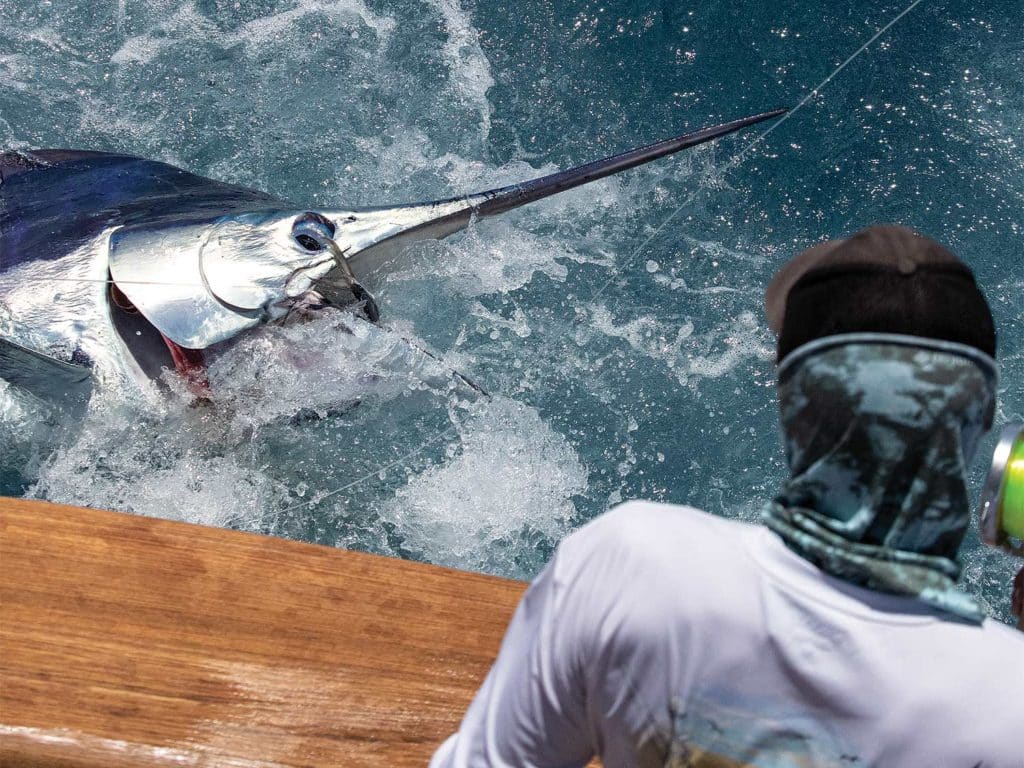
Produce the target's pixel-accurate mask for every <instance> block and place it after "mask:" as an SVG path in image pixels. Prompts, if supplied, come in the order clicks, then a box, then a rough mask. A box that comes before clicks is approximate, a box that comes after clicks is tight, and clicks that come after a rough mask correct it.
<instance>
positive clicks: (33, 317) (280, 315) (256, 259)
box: [0, 110, 785, 394]
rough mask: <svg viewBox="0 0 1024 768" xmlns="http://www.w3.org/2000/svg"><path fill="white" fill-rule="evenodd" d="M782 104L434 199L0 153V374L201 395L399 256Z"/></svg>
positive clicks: (343, 302)
mask: <svg viewBox="0 0 1024 768" xmlns="http://www.w3.org/2000/svg"><path fill="white" fill-rule="evenodd" d="M784 111H785V110H774V111H771V112H765V113H762V114H758V115H753V116H751V117H746V118H742V119H740V120H735V121H732V122H729V123H724V124H722V125H718V126H714V127H712V128H706V129H703V130H699V131H696V132H692V133H686V134H683V135H681V136H677V137H675V138H671V139H666V140H664V141H661V142H658V143H656V144H651V145H648V146H644V147H640V148H638V149H634V150H631V151H628V152H625V153H623V154H619V155H615V156H613V157H609V158H606V159H604V160H598V161H596V162H592V163H588V164H586V165H582V166H579V167H576V168H572V169H570V170H567V171H562V172H559V173H554V174H551V175H548V176H544V177H542V178H538V179H534V180H532V181H527V182H524V183H520V184H514V185H511V186H507V187H502V188H500V189H494V190H490V191H487V192H480V193H477V194H471V195H466V196H462V197H455V198H451V199H447V200H439V201H435V202H427V203H416V204H406V205H399V206H391V207H380V208H369V209H353V210H348V209H330V210H323V209H309V208H303V207H302V206H299V205H295V204H293V203H289V202H287V201H284V200H280V199H278V198H275V197H273V196H271V195H268V194H265V193H263V192H260V191H257V190H253V189H247V188H244V187H240V186H235V185H232V184H226V183H223V182H220V181H215V180H213V179H208V178H204V177H202V176H198V175H195V174H193V173H189V172H188V171H185V170H182V169H180V168H176V167H174V166H171V165H168V164H166V163H161V162H156V161H152V160H145V159H141V158H138V157H130V156H127V155H118V154H110V153H106V152H90V151H80V150H66V149H43V150H35V151H9V152H5V153H3V154H0V378H2V379H4V380H6V381H7V382H8V383H9V384H12V385H14V386H17V387H22V388H25V389H27V390H29V391H30V392H34V393H36V394H38V393H39V391H40V390H49V391H50V392H53V391H57V392H59V393H61V394H66V393H74V392H86V393H87V392H89V391H91V390H92V389H93V388H94V387H95V386H97V385H99V386H111V385H118V384H121V385H123V384H126V383H131V382H136V383H140V382H148V381H152V380H154V379H157V378H159V376H160V375H161V373H162V371H163V369H164V368H172V367H173V368H174V369H177V370H178V371H179V372H180V373H182V374H183V375H185V376H186V377H189V378H190V380H192V381H193V383H194V384H196V386H199V387H200V388H201V386H202V379H203V353H204V351H205V350H209V349H210V348H211V347H214V346H215V345H222V344H224V343H227V342H229V341H230V340H231V339H234V338H235V337H237V336H238V335H239V334H242V333H244V332H246V331H249V330H251V329H253V328H256V327H258V326H260V325H263V324H265V323H271V322H280V321H282V320H284V319H285V318H287V317H289V316H291V315H293V314H294V313H296V312H297V311H298V312H300V314H301V313H308V312H310V311H318V310H320V309H322V308H326V307H352V308H354V309H355V310H356V311H357V312H359V313H361V314H362V315H363V316H364V317H365V318H367V319H368V320H370V321H372V322H377V321H378V318H379V311H378V309H377V305H376V302H375V301H374V298H373V294H372V290H373V287H374V285H375V283H376V282H377V281H378V280H379V278H380V276H381V275H383V274H385V273H386V271H387V270H388V268H389V267H392V266H393V265H394V263H395V259H396V258H397V257H399V256H401V254H402V251H403V249H405V248H406V247H407V246H408V245H409V244H410V243H412V242H415V241H418V240H423V239H427V238H443V237H447V236H448V235H451V234H453V233H455V232H458V231H460V230H462V229H465V228H466V227H467V226H468V224H469V222H470V220H471V219H472V217H474V216H476V217H486V216H494V215H497V214H500V213H503V212H505V211H509V210H511V209H513V208H518V207H519V206H521V205H525V204H526V203H530V202H533V201H535V200H540V199H541V198H544V197H548V196H550V195H554V194H557V193H559V192H562V191H565V190H568V189H572V188H574V187H578V186H580V185H582V184H587V183H589V182H591V181H595V180H597V179H601V178H604V177H606V176H610V175H612V174H615V173H619V172H621V171H624V170H626V169H628V168H633V167H635V166H638V165H642V164H644V163H647V162H650V161H652V160H655V159H657V158H660V157H664V156H666V155H670V154H672V153H674V152H678V151H680V150H682V149H686V148H687V147H693V146H695V145H698V144H702V143H705V142H708V141H712V140H714V139H716V138H718V137H720V136H724V135H726V134H728V133H732V132H733V131H737V130H740V129H741V128H745V127H747V126H749V125H753V124H754V123H758V122H760V121H762V120H768V119H770V118H773V117H777V116H778V115H780V114H782V113H783V112H784Z"/></svg>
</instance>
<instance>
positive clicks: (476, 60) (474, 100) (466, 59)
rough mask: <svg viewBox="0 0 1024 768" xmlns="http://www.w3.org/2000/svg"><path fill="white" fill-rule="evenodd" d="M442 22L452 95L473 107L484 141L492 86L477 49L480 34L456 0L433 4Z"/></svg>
mask: <svg viewBox="0 0 1024 768" xmlns="http://www.w3.org/2000/svg"><path fill="white" fill-rule="evenodd" d="M432 2H433V5H434V7H436V8H437V10H438V11H439V12H440V14H441V18H442V19H443V20H444V26H445V32H446V33H447V34H448V41H447V43H445V46H444V52H443V55H444V59H445V63H447V65H448V68H449V70H450V71H451V79H452V86H453V88H454V90H455V92H456V93H457V94H458V95H459V96H460V97H462V98H463V99H465V100H466V101H467V102H468V103H469V104H470V105H471V106H473V107H475V108H476V110H477V111H478V113H479V115H480V134H481V139H482V140H483V141H487V137H488V135H489V134H490V132H491V105H490V102H489V101H488V100H487V91H488V90H489V89H490V88H491V87H492V86H493V85H494V77H493V76H492V75H491V66H490V63H489V62H488V61H487V56H486V55H484V52H483V49H482V48H481V47H480V41H479V39H478V36H479V33H478V32H477V30H476V28H475V27H474V26H473V25H472V23H471V21H470V16H469V14H468V13H467V12H466V11H465V10H463V8H462V6H461V4H460V2H459V0H432Z"/></svg>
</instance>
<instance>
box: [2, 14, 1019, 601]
mask: <svg viewBox="0 0 1024 768" xmlns="http://www.w3.org/2000/svg"><path fill="white" fill-rule="evenodd" d="M906 7H907V5H906V4H898V3H892V2H879V1H877V0H870V1H868V2H864V1H862V0H857V1H853V0H841V1H840V2H828V3H826V2H807V1H805V2H801V3H786V4H783V3H762V2H738V3H688V2H672V3H669V2H661V3H640V2H624V1H612V0H602V1H600V2H596V1H595V2H576V1H566V2H557V3H556V2H550V1H547V2H545V1H542V0H527V1H526V2H522V3H517V4H515V5H514V6H506V5H503V4H497V3H480V2H477V3H468V2H459V0H423V2H406V1H399V2H385V1H382V0H274V1H270V0H268V1H267V2H248V1H241V0H240V1H239V2H233V1H224V0H194V1H182V0H150V1H149V2H145V3H143V2H138V1H137V0H119V1H115V2H109V3H98V2H91V1H90V2H84V1H83V2H74V1H72V0H65V1H60V2H56V1H55V2H39V1H36V0H31V1H27V2H10V1H9V0H7V1H5V0H0V145H2V146H3V147H5V148H12V147H13V148H31V147H55V146H70V147H79V148H88V149H102V150H108V151H119V152H127V153H132V154H137V155H142V156H146V157H151V158H155V159H160V160H165V161H168V162H172V163H175V164H177V165H180V166H182V167H185V168H187V169H189V170H192V171H194V172H197V173H201V174H204V175H208V176H213V177H216V178H218V179H222V180H226V181H231V182H235V183H240V184H245V185H249V186H253V187H258V188H260V189H264V190H267V191H269V192H272V193H274V194H277V195H280V196H282V197H285V198H288V199H293V200H297V201H305V202H306V204H308V205H309V206H311V207H313V206H316V205H332V206H339V205H372V204H382V203H395V202H406V201H416V200H421V199H431V198H437V197H443V196H447V195H452V194H458V193H465V192H471V191H477V190H480V189H485V188H490V187H493V186H497V185H499V184H503V183H509V182H512V181H518V180H522V179H526V178H530V177H532V176H535V175H538V174H539V173H541V172H550V171H552V170H555V169H557V168H567V167H569V166H570V165H573V164H576V163H580V162H584V161H587V160H591V159H595V158H597V157H601V156H604V155H607V154H611V153H613V152H616V151H621V150H624V149H626V148H629V147H631V146H635V145H638V144H643V143H648V142H650V141H653V140H657V139H660V138H664V137H666V136H669V135H672V134H675V133H678V132H680V131H682V130H684V129H687V128H696V127H700V126H703V125H707V124H711V123H714V122H720V121H722V120H725V119H731V118H735V117H739V116H742V115H744V114H748V113H752V112H757V111H761V110H764V109H769V108H773V107H777V106H791V105H795V104H797V103H799V102H800V101H801V100H802V99H804V98H805V97H806V96H807V95H808V94H810V92H811V89H813V88H814V87H815V86H817V85H818V84H819V83H821V82H822V81H824V80H825V79H826V77H827V76H829V75H830V74H831V73H833V72H834V71H835V70H836V68H837V67H839V65H840V64H841V63H842V62H843V61H844V60H846V59H847V57H849V56H850V55H851V54H853V53H854V52H855V51H856V50H857V49H858V48H859V47H860V46H861V45H862V44H863V43H865V42H866V41H867V40H868V39H869V38H870V37H871V36H872V35H873V34H874V33H875V32H876V31H877V30H878V29H880V28H881V27H883V26H884V25H885V24H886V23H888V22H889V21H890V20H892V19H893V18H894V17H896V16H897V15H898V14H899V13H900V12H901V11H903V10H905V9H906ZM1022 28H1024V6H1022V4H1021V2H1019V0H982V1H981V2H970V3H968V2H962V1H959V2H927V0H925V1H924V2H921V3H919V4H918V5H917V6H916V7H914V8H913V9H912V10H911V11H910V12H909V13H908V14H907V15H906V16H905V17H904V18H903V19H901V20H900V21H899V22H898V23H897V24H895V25H894V26H893V27H892V28H891V29H890V30H889V31H888V32H887V33H885V34H884V35H883V36H881V37H880V38H879V39H878V40H877V41H876V42H875V43H874V44H873V45H872V46H871V47H870V48H869V49H867V50H866V51H865V52H864V53H863V54H861V55H859V56H858V57H857V58H856V59H854V60H853V61H852V62H851V63H850V64H849V65H848V66H847V67H846V68H845V69H843V70H842V71H840V72H838V74H836V75H835V77H834V78H833V79H832V80H831V81H829V82H828V83H827V84H825V85H824V86H823V87H822V89H821V91H820V94H819V95H817V96H816V97H814V98H812V99H810V100H809V101H808V102H807V103H806V104H805V105H804V106H803V107H802V108H801V109H800V110H799V111H797V112H796V113H795V114H794V115H793V116H792V117H791V118H790V119H789V120H787V121H786V122H784V123H783V124H781V125H780V126H779V127H778V128H777V129H776V130H774V131H773V132H772V133H770V134H769V135H768V136H767V137H766V138H765V139H764V140H763V141H761V142H760V143H758V144H756V145H755V146H753V147H749V145H750V142H751V141H753V140H754V139H755V137H756V136H757V135H758V131H757V130H756V129H755V130H752V131H747V132H746V133H744V134H742V135H739V136H737V137H733V138H729V139H726V140H723V141H721V142H720V143H718V144H717V145H715V146H714V147H704V148H701V149H699V150H696V151H693V152H691V153H689V154H687V155H684V156H680V157H676V158H671V159H668V160H663V161H660V162H658V163H656V164H654V165H653V166H649V167H646V168H644V169H640V170H637V171H633V172H630V173H627V174H624V175H622V176H620V177H616V178H613V179H610V180H606V181H603V182H600V183H598V184H596V185H594V186H592V187H589V188H585V189H581V190H577V191H574V192H572V193H569V194H567V195H565V196H563V197H559V198H556V199H552V200H549V201H545V202H542V203H540V204H536V205H533V206H530V207H528V208H525V209H522V210H519V211H516V212H514V213H513V214H511V215H509V216H507V217H504V218H503V219H500V220H495V221H488V222H482V223H479V224H476V225H474V226H473V227H472V228H471V229H470V231H469V232H467V233H466V234H464V235H462V236H459V237H457V238H453V239H452V240H450V241H446V242H444V243H424V244H421V245H418V246H416V247H415V248H414V249H413V252H412V253H411V254H409V258H408V260H407V263H408V266H407V267H405V268H404V269H402V270H401V271H399V272H398V273H397V274H395V275H393V276H392V277H391V278H390V279H389V280H388V282H387V283H386V285H385V286H384V287H383V289H382V290H381V292H380V299H381V303H382V307H383V310H384V317H385V328H384V329H383V330H375V329H371V328H365V327H362V326H357V327H355V329H354V330H353V329H352V328H348V330H347V331H346V330H345V329H344V328H341V327H340V326H339V321H338V320H337V318H333V319H332V318H323V319H320V320H318V321H315V322H314V323H312V324H310V325H308V326H301V327H298V328H289V329H268V330H266V331H265V332H263V333H262V334H257V335H255V336H254V337H253V338H250V339H246V340H244V341H243V343H242V344H240V345H239V346H238V347H237V348H236V349H234V350H229V351H227V352H226V353H225V354H224V356H223V357H222V358H221V359H219V360H217V361H216V362H215V363H214V366H213V368H212V369H211V376H212V377H213V379H214V380H215V382H219V383H220V385H221V387H222V391H223V392H225V393H226V394H225V395H224V399H225V400H226V401H229V402H230V403H231V408H229V409H226V410H225V411H223V412H221V411H216V412H204V413H197V412H196V411H195V410H194V409H189V408H187V407H186V406H185V403H184V402H183V400H182V399H180V398H179V400H177V401H174V400H172V402H171V403H169V404H168V406H167V408H166V409H165V410H162V411H160V412H152V411H151V410H145V411H142V410H139V409H138V408H137V407H136V406H133V405H132V404H131V403H127V402H123V401H121V400H119V399H118V398H103V397H100V398H97V399H96V400H95V401H94V402H93V404H92V406H91V408H90V412H89V413H88V414H87V415H86V417H85V419H84V420H83V422H82V423H81V424H75V425H68V424H61V423H54V422H53V421H52V419H53V418H55V417H53V416H52V415H47V414H46V413H44V412H41V411H40V410H38V406H37V404H34V403H31V402H25V401H21V400H19V399H18V398H17V397H16V396H15V395H14V394H13V393H12V392H10V391H5V392H3V393H0V397H2V398H3V400H2V401H0V437H2V439H3V440H4V447H3V453H4V459H3V469H2V484H3V490H4V491H5V492H8V493H18V494H28V495H34V496H39V497H43V498H49V499H54V500H58V501H68V502H73V503H84V504H92V505H96V506H109V507H116V508H120V509H129V510H133V511H136V512H140V513H144V514H157V515H163V516H168V517H174V518H178V519H186V520H192V521H196V522H205V523H211V524H218V525H230V526H233V527H238V528H243V529H250V530H258V531H265V532H272V533H278V534H282V535H287V536H293V537H297V538H304V539H308V540H314V541H320V542H323V543H328V544H337V545H341V546H351V547H357V548H360V549H365V550H369V551H375V552H382V553H386V554H392V555H400V556H403V557H415V558H420V559H425V560H429V561H432V562H440V563H446V564H451V565H456V566H461V567H468V568H473V569H479V570H484V571H489V572H494V573H501V574H505V575H511V576H518V577H528V576H530V575H532V574H534V573H536V571H537V570H538V569H539V568H540V567H541V566H542V564H543V563H544V562H545V560H546V558H547V557H549V556H550V553H551V551H552V549H553V547H554V545H555V544H557V542H558V541H559V540H560V539H561V538H562V537H563V536H564V535H565V534H566V533H567V532H569V531H571V530H572V529H574V528H575V527H578V526H579V525H580V524H582V523H583V522H585V521H586V520H588V519H591V518H593V517H594V516H595V515H598V514H600V513H601V512H602V511H604V510H605V509H607V508H608V507H609V506H610V505H612V504H614V503H616V502H617V501H619V500H622V499H627V498H634V497H646V498H654V499H663V500H668V501H675V502H686V503H690V504H693V505H696V506H699V507H703V508H706V509H709V510H711V511H713V512H715V513H717V514H723V515H727V516H731V517H739V518H744V519H752V518H753V517H754V516H755V515H756V514H757V511H758V509H759V508H760V506H761V504H762V503H763V502H764V501H765V500H766V499H767V498H769V497H770V495H771V494H772V493H773V491H774V489H775V488H777V487H778V485H779V483H780V481H781V479H782V478H783V476H784V465H783V462H782V453H781V447H780V440H779V437H778V430H777V413H776V402H775V391H774V386H773V376H774V365H773V340H772V337H771V334H770V332H769V331H768V329H767V327H766V324H765V321H764V318H763V316H762V312H761V291H762V289H763V286H764V285H765V283H766V282H767V280H768V279H769V278H770V276H771V275H772V273H773V271H774V270H775V269H776V268H777V266H778V265H779V264H780V263H781V262H782V261H783V260H785V259H786V258H787V257H788V256H789V255H791V254H792V253H794V252H795V251H796V250H798V249H799V248H802V247H804V246H806V245H808V244H810V243H813V242H815V241H817V240H820V239H823V238H827V237H834V236H841V235H844V234H848V233H850V232H852V231H854V230H856V229H858V228H860V227H863V226H866V225H868V224H871V223H875V222H879V221H890V222H900V223H904V224H907V225H910V226H913V227H915V228H917V229H919V230H921V231H922V232H925V233H927V234H930V235H932V236H933V237H935V238H936V239H938V240H940V241H942V242H943V243H945V244H946V245H948V246H949V247H950V248H952V249H953V250H954V251H956V252H957V253H958V254H960V255H961V256H962V257H963V258H964V259H965V260H966V261H967V262H968V263H969V264H970V265H971V267H972V268H973V269H974V270H975V272H976V274H977V276H978V279H979V282H980V283H981V284H982V285H983V286H984V287H985V289H986V290H987V292H988V294H989V297H990V300H991V303H992V306H993V311H994V313H995V316H996V322H997V325H998V328H999V333H1000V341H999V363H1000V366H1001V372H1002V373H1001V375H1002V383H1001V388H1000V393H999V410H998V415H997V425H998V424H1001V423H1002V422H1004V421H1006V420H1008V419H1010V418H1014V417H1015V418H1021V417H1022V415H1024V300H1022V290H1024V249H1022V214H1021V212H1022V210H1024V146H1022V141H1021V139H1022V136H1024V132H1022V123H1024V81H1022V80H1021V78H1020V74H1019V73H1020V72H1021V71H1024V45H1022V37H1021V29H1022ZM748 147H749V148H748ZM741 152H745V154H743V155H742V157H740V158H737V156H738V155H740V153H741ZM403 337H404V338H409V339H413V340H415V341H416V343H417V344H421V345H423V346H425V347H427V348H429V349H431V350H432V351H433V352H434V353H436V354H438V355H439V356H441V357H442V358H443V359H444V361H445V364H446V365H448V366H452V367H456V368H459V369H461V370H464V371H466V372H468V373H470V374H471V375H472V376H473V377H474V378H475V379H476V380H478V381H479V382H480V383H481V384H483V385H484V386H485V387H486V388H487V389H488V390H489V391H490V392H491V393H493V395H494V397H493V398H492V399H491V400H481V399H474V398H472V397H468V396H466V394H465V392H462V391H460V390H459V389H458V388H453V387H451V386H450V384H446V383H444V379H445V376H444V371H443V366H442V368H441V369H440V372H439V370H427V369H428V368H429V367H430V364H429V363H425V362H424V361H423V360H422V359H419V358H417V356H416V353H414V352H409V350H408V348H407V346H406V345H405V344H404V342H403V341H402V338H403ZM355 402H358V403H359V405H358V406H353V405H352V404H353V403H355ZM339 403H341V404H343V405H344V407H338V404H339ZM300 411H301V412H303V413H306V414H310V418H299V419H296V418H293V415H294V414H295V413H298V412H300ZM48 419H50V420H49V421H48ZM993 442H994V438H993V437H990V438H989V440H988V441H987V442H986V443H985V445H984V449H983V450H985V451H990V450H991V447H992V444H993ZM981 463H982V462H980V461H979V462H978V464H977V465H976V466H975V467H974V468H973V470H972V477H973V480H974V482H975V487H977V485H979V484H980V479H981V476H982V474H983V469H984V468H983V467H982V466H981ZM965 553H966V555H965V559H966V570H965V580H964V583H965V585H966V587H967V588H968V589H969V590H970V591H972V592H973V593H975V594H977V595H979V596H980V597H981V598H982V599H983V600H985V601H986V602H987V603H988V604H990V605H991V607H992V609H993V612H994V613H995V614H996V615H998V616H999V617H1001V618H1003V619H1004V620H1005V619H1007V618H1008V611H1007V609H1006V604H1007V593H1008V588H1009V586H1008V585H1009V580H1010V577H1011V574H1012V573H1013V572H1014V564H1013V562H1012V561H1011V560H1010V559H1009V558H1007V557H1003V556H1002V555H999V554H997V553H993V552H990V551H987V550H985V549H984V548H983V547H981V546H980V544H979V543H978V542H977V539H976V537H973V535H972V538H971V539H970V541H969V542H968V544H967V546H966V549H965ZM723 567H728V564H723Z"/></svg>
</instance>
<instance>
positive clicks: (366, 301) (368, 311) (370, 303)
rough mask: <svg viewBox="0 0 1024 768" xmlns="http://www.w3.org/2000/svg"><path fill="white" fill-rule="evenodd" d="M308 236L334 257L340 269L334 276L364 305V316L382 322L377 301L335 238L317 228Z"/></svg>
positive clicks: (374, 321)
mask: <svg viewBox="0 0 1024 768" xmlns="http://www.w3.org/2000/svg"><path fill="white" fill-rule="evenodd" d="M306 234H308V235H310V236H312V237H313V238H314V239H315V240H316V241H317V242H318V243H319V244H320V245H321V246H322V247H323V248H326V249H327V250H328V251H330V253H331V256H333V257H334V261H335V263H336V264H337V265H338V269H337V270H336V271H335V272H334V273H333V275H332V276H340V277H341V279H342V280H343V281H344V283H345V287H346V288H348V289H349V290H350V291H352V295H353V296H354V297H355V299H356V301H358V302H361V303H362V305H363V314H365V315H366V318H367V319H368V320H369V321H370V322H371V323H376V322H377V321H379V320H380V308H379V307H378V306H377V300H376V299H374V298H373V296H372V295H371V294H370V292H369V291H368V290H366V289H365V288H364V287H363V286H362V284H361V283H360V282H359V281H358V280H357V279H356V276H355V273H354V272H353V271H352V266H351V265H350V264H349V263H348V259H346V258H345V251H343V250H342V249H341V248H340V247H339V246H338V244H337V243H336V242H334V240H333V238H331V237H330V236H329V235H327V234H326V233H324V232H323V231H321V230H320V228H319V227H317V228H309V229H307V230H306Z"/></svg>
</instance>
